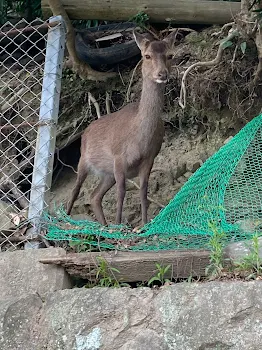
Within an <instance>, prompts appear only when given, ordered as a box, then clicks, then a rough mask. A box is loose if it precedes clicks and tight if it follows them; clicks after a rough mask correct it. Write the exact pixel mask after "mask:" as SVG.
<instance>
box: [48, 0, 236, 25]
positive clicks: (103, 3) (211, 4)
mask: <svg viewBox="0 0 262 350" xmlns="http://www.w3.org/2000/svg"><path fill="white" fill-rule="evenodd" d="M61 2H62V4H63V6H64V9H65V10H66V12H67V14H68V15H69V18H70V19H98V20H106V21H128V20H130V18H132V17H133V16H135V15H136V14H138V13H139V12H141V11H143V12H144V13H146V14H148V16H149V17H150V22H159V23H161V22H162V23H173V24H180V23H184V24H186V23H188V24H190V23H192V24H193V23H199V24H225V23H227V22H230V21H232V18H233V16H235V15H236V14H237V13H238V12H240V2H231V1H230V2H227V1H210V0H209V1H208V0H147V1H143V2H142V1H141V0H125V1H123V0H96V1H94V0H61ZM41 5H42V11H43V15H44V17H45V18H48V17H50V16H52V12H51V10H50V7H49V5H48V0H42V2H41Z"/></svg>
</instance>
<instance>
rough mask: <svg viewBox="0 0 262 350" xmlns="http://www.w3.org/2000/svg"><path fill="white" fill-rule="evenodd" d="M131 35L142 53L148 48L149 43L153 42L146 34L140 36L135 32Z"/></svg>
mask: <svg viewBox="0 0 262 350" xmlns="http://www.w3.org/2000/svg"><path fill="white" fill-rule="evenodd" d="M133 35H134V38H135V41H136V44H137V46H138V47H139V49H140V50H141V51H142V52H143V51H144V50H145V49H146V48H147V47H148V45H149V44H150V42H151V41H152V40H153V38H151V37H150V36H149V35H148V34H140V33H138V32H137V31H135V30H134V31H133Z"/></svg>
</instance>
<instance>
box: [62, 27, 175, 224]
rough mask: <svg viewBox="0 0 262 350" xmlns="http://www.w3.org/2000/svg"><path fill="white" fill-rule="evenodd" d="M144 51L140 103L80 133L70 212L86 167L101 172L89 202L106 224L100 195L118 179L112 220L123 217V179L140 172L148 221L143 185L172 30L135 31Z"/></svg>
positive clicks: (154, 144)
mask: <svg viewBox="0 0 262 350" xmlns="http://www.w3.org/2000/svg"><path fill="white" fill-rule="evenodd" d="M135 39H136V42H137V44H138V46H139V48H140V49H141V53H142V56H143V64H142V75H143V88H142V94H141V99H140V102H139V103H130V104H128V105H127V106H125V107H124V108H122V109H121V110H120V111H117V112H115V113H111V114H108V115H106V116H104V117H102V118H100V119H98V120H96V121H94V122H92V123H91V124H90V125H89V126H88V128H87V129H86V130H85V132H84V134H83V136H82V143H81V157H80V161H79V164H78V177H77V181H76V186H75V188H74V190H73V192H72V197H71V200H70V202H69V204H68V210H67V213H68V214H70V212H71V209H72V207H73V204H74V202H75V200H76V198H77V196H78V194H79V191H80V188H81V186H82V183H83V182H84V180H85V178H86V176H87V174H88V172H89V171H90V170H92V171H95V172H96V173H98V175H99V176H100V183H99V185H98V187H97V188H96V189H95V190H94V192H93V193H92V195H91V206H92V209H93V211H94V213H95V215H96V218H97V220H98V221H99V222H100V223H102V224H104V225H105V224H106V220H105V217H104V213H103V209H102V199H103V197H104V195H105V194H106V192H107V191H108V190H109V189H110V188H111V187H112V186H113V185H114V184H115V183H116V185H117V214H116V223H120V222H121V219H122V208H123V201H124V197H125V180H126V178H133V177H136V176H139V179H140V197H141V209H142V220H143V223H146V222H147V187H148V179H149V175H150V172H151V169H152V166H153V163H154V159H155V157H156V156H157V154H158V153H159V151H160V148H161V145H162V142H163V137H164V125H163V121H162V120H161V118H160V116H161V111H162V108H163V104H164V87H165V82H162V83H157V82H156V81H157V80H158V81H166V80H167V79H168V77H169V73H170V69H171V62H172V60H171V59H170V57H169V56H170V50H171V48H172V46H173V40H174V34H170V35H169V37H168V38H166V39H164V40H162V41H155V40H153V39H148V36H147V37H146V36H143V35H141V34H138V33H136V34H135Z"/></svg>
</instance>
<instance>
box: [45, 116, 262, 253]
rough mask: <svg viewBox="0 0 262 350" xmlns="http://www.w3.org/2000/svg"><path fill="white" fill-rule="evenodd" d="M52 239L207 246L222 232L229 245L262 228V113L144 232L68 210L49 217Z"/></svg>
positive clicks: (145, 246) (135, 246) (137, 246)
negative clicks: (70, 214)
mask: <svg viewBox="0 0 262 350" xmlns="http://www.w3.org/2000/svg"><path fill="white" fill-rule="evenodd" d="M45 222H46V223H47V230H48V233H47V239H51V240H77V241H83V242H86V243H88V244H90V245H91V246H97V245H99V246H100V247H101V248H107V249H116V248H117V249H129V250H159V249H190V248H192V249H201V248H203V249H205V248H208V245H209V239H210V237H211V235H213V233H214V227H215V229H216V230H218V231H220V232H224V233H225V237H226V239H225V243H226V242H229V241H238V240H242V239H250V238H251V237H252V235H253V234H254V233H259V232H260V231H261V228H262V114H261V115H260V116H258V117H257V118H255V119H253V120H252V121H251V122H250V123H248V124H247V125H246V126H245V127H244V128H243V129H242V130H241V131H240V132H239V133H238V134H237V135H236V136H235V137H234V138H233V139H232V140H231V141H229V142H228V143H227V144H226V145H225V146H223V147H222V148H221V149H220V150H219V151H218V152H217V153H216V154H214V155H213V156H212V157H211V158H209V159H208V160H207V161H206V162H205V163H204V164H203V165H202V167H201V168H200V169H199V170H198V171H196V172H195V174H194V175H192V176H191V178H190V179H189V180H188V181H187V183H186V184H185V185H184V186H183V187H182V188H181V190H180V191H179V192H178V194H177V195H176V196H175V197H174V199H173V200H171V201H170V203H169V204H168V205H167V206H166V207H165V208H164V209H163V210H162V211H161V212H160V213H159V215H157V216H156V217H155V218H154V219H153V220H152V221H151V222H150V223H148V224H147V225H145V226H144V227H143V228H142V229H141V232H139V233H134V232H132V229H131V228H129V227H126V226H109V227H104V226H102V225H100V224H98V223H96V222H91V221H85V220H84V221H74V220H72V219H70V218H69V217H68V216H66V214H65V213H64V211H63V210H62V209H60V210H58V211H57V215H56V217H52V216H50V215H46V217H45Z"/></svg>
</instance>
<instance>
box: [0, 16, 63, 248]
mask: <svg viewBox="0 0 262 350" xmlns="http://www.w3.org/2000/svg"><path fill="white" fill-rule="evenodd" d="M59 25H60V23H58V22H55V23H53V24H50V23H47V22H43V21H42V20H39V19H37V20H35V21H33V22H31V23H28V22H27V21H26V20H24V19H23V20H21V21H20V22H18V23H16V24H12V23H10V22H7V23H5V24H4V26H2V27H1V29H0V251H6V250H14V249H17V248H20V249H21V248H23V247H24V243H26V242H27V243H30V240H31V238H32V237H31V236H30V235H29V234H28V232H30V231H28V229H29V228H30V226H31V224H30V220H29V219H28V212H29V208H30V194H31V189H32V178H33V176H32V175H33V170H34V160H35V157H36V150H37V142H38V143H39V142H41V140H39V127H40V126H43V125H45V124H47V123H48V122H50V121H45V120H44V118H42V119H39V112H40V105H41V92H42V85H43V78H44V65H45V56H46V47H47V37H48V28H50V27H52V29H54V28H55V26H59ZM57 79H59V77H57ZM47 112H48V111H47ZM49 112H50V111H49ZM51 137H53V138H55V133H53V135H52V136H51ZM46 142H50V139H49V140H46ZM38 151H39V149H38ZM43 161H44V160H43ZM48 166H49V168H48V172H49V174H51V173H52V162H49V165H48ZM43 176H44V174H43ZM49 187H50V185H49V183H45V189H44V191H45V192H46V193H48V191H49ZM43 201H44V203H43V209H45V208H46V207H47V205H48V203H47V199H46V198H43ZM31 204H32V203H31ZM30 237H31V238H30Z"/></svg>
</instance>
